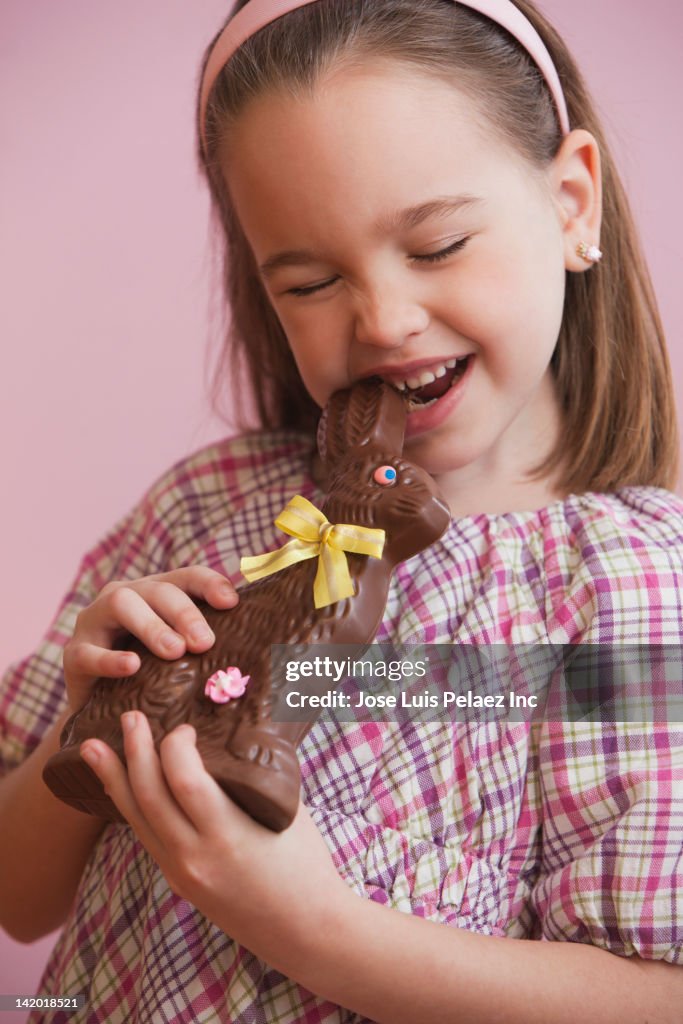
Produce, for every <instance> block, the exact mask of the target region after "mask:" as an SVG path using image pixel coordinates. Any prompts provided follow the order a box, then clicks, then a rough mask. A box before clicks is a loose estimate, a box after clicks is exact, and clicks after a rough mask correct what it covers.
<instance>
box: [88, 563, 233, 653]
mask: <svg viewBox="0 0 683 1024" xmlns="http://www.w3.org/2000/svg"><path fill="white" fill-rule="evenodd" d="M144 582H145V581H142V580H136V581H135V582H134V583H131V584H122V585H121V586H117V587H115V588H113V589H112V590H110V591H108V592H107V594H106V595H105V596H104V597H102V596H101V597H100V598H98V599H97V601H96V602H95V604H93V605H91V608H90V609H88V611H90V612H91V614H90V616H89V618H88V620H87V621H85V622H84V626H85V629H86V631H87V632H86V636H87V639H88V640H89V641H92V642H93V643H95V644H98V645H99V646H101V647H110V646H111V645H112V643H113V642H114V640H115V639H116V638H118V637H120V634H121V632H122V630H123V631H124V632H128V633H132V634H133V636H136V637H138V639H139V640H141V641H142V643H143V644H144V645H145V647H147V649H148V650H150V651H152V653H153V654H156V655H158V656H159V657H160V658H168V659H173V658H179V657H180V656H181V655H182V654H184V652H185V638H184V637H183V636H182V635H181V634H179V633H177V632H175V630H173V629H172V628H171V627H170V626H169V623H168V621H167V620H166V618H165V617H163V611H164V608H163V607H162V614H161V615H160V614H159V613H158V612H157V610H156V609H155V608H153V607H152V606H151V605H150V603H149V598H150V592H149V590H147V593H146V594H145V589H146V588H145V587H144ZM153 585H154V586H155V587H157V588H158V587H162V588H168V589H169V590H171V591H172V592H174V594H176V595H179V596H180V598H181V600H182V601H184V602H185V603H186V604H190V605H192V604H193V602H192V600H191V598H189V597H187V595H185V594H183V593H182V591H180V590H178V588H177V587H174V586H172V585H170V584H159V583H154V584H153ZM155 600H157V601H158V590H157V592H156V597H155ZM161 603H162V605H164V606H165V608H166V611H167V613H168V610H169V609H172V608H173V604H172V603H171V604H169V602H168V598H167V594H166V593H165V592H164V593H162V602H161ZM210 643H213V640H211V641H210ZM210 643H207V644H206V647H208V646H210Z"/></svg>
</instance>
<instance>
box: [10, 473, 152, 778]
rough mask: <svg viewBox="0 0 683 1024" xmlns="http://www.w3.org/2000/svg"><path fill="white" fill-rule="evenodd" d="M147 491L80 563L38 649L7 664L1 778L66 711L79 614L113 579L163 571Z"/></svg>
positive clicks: (150, 499) (149, 496) (150, 501)
mask: <svg viewBox="0 0 683 1024" xmlns="http://www.w3.org/2000/svg"><path fill="white" fill-rule="evenodd" d="M155 490H156V491H157V492H158V488H156V489H153V488H150V490H149V491H148V492H147V494H146V495H145V496H144V497H143V499H142V500H141V501H140V502H139V503H138V504H137V505H136V506H135V507H134V508H133V509H132V510H131V511H130V512H129V513H128V514H127V515H125V516H123V517H122V518H121V519H120V520H119V521H118V522H117V523H116V524H115V525H114V526H113V527H112V528H111V529H110V530H109V531H108V532H107V533H106V534H105V535H104V536H103V537H102V538H101V539H100V540H99V542H98V543H97V544H95V545H94V547H92V548H91V549H90V550H89V551H88V552H87V553H86V554H85V556H84V557H83V559H82V560H81V563H80V566H79V568H78V571H77V572H76V574H75V577H74V579H73V581H72V583H71V586H70V587H69V589H68V591H67V592H66V594H65V595H64V597H63V599H62V601H61V604H60V606H59V608H58V611H57V613H56V615H55V617H54V619H53V621H52V623H51V624H50V626H49V628H48V629H47V631H46V632H45V634H44V636H43V638H42V640H41V642H40V643H39V645H38V647H37V649H36V650H35V651H34V652H33V653H32V654H29V655H28V656H27V657H25V658H23V659H22V660H20V661H17V662H15V663H14V664H12V665H10V666H9V668H8V669H7V671H6V672H5V673H4V675H3V678H2V682H1V683H0V776H2V775H4V774H5V773H7V772H8V771H10V770H11V769H12V768H14V767H16V766H17V765H19V764H20V763H21V762H22V761H23V760H24V759H25V758H26V757H28V755H29V754H30V753H31V751H32V750H33V749H34V748H35V747H36V746H37V745H38V743H39V742H40V740H41V739H42V737H43V735H44V734H45V733H46V731H47V730H48V729H49V728H50V726H51V725H52V723H53V722H54V721H55V720H56V718H57V717H58V716H59V714H60V713H61V712H62V711H63V710H64V709H65V707H66V691H65V688H64V675H63V671H62V652H63V649H64V646H65V644H66V642H67V641H68V640H69V638H70V637H71V635H72V634H73V630H74V626H75V623H76V618H77V616H78V614H79V612H80V611H81V610H82V609H83V608H85V607H87V605H89V604H91V603H92V601H93V600H94V598H95V597H96V596H97V594H98V593H99V591H100V590H101V588H102V587H103V586H104V585H105V583H107V582H108V581H109V580H112V579H134V578H137V577H140V576H145V575H148V574H150V573H153V572H159V571H162V569H163V565H164V561H165V552H166V549H167V546H168V545H167V537H166V533H165V528H164V526H163V523H162V521H161V520H160V519H159V518H158V516H156V515H155V510H154V504H155V502H154V494H155Z"/></svg>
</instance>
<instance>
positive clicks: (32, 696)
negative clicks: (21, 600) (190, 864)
mask: <svg viewBox="0 0 683 1024" xmlns="http://www.w3.org/2000/svg"><path fill="white" fill-rule="evenodd" d="M310 456H311V442H310V440H309V439H308V438H304V437H302V436H301V435H299V434H295V433H288V432H284V431H283V432H274V433H270V434H260V435H256V434H254V435H249V436H245V437H243V438H239V439H236V440H229V441H224V442H221V443H218V444H215V445H211V446H209V447H206V448H204V449H202V450H201V451H199V452H197V453H195V454H194V455H192V456H191V457H189V458H186V459H183V460H182V461H180V462H178V463H177V464H176V465H175V466H173V467H172V468H171V470H170V471H169V472H168V473H166V474H164V476H163V477H162V478H160V479H159V480H158V481H157V482H156V483H155V485H154V486H153V487H152V488H151V489H150V490H149V491H148V493H147V494H146V495H145V496H144V498H143V499H142V501H141V502H140V503H139V504H138V505H137V506H136V507H135V508H134V509H133V510H132V511H131V512H130V514H129V515H127V516H125V517H124V518H123V519H122V520H121V521H120V522H119V523H118V524H117V525H116V526H115V527H114V528H113V529H112V530H111V532H109V533H108V534H107V535H106V536H105V537H104V538H103V539H102V540H101V541H100V543H98V544H97V545H96V546H95V547H93V549H92V550H91V551H89V552H88V553H87V554H86V556H85V557H84V559H83V561H82V563H81V565H80V568H79V570H78V572H77V574H76V577H75V579H74V581H73V583H72V585H71V587H70V589H69V591H68V593H67V594H66V596H65V598H64V601H63V604H62V606H61V608H60V609H59V611H58V613H57V616H56V618H55V620H54V622H53V623H52V625H51V626H50V628H49V629H48V631H47V633H46V635H45V638H44V640H43V642H42V643H41V644H40V646H39V647H38V650H37V651H36V652H35V653H33V654H31V655H30V656H29V657H27V658H25V659H24V660H22V661H20V662H18V663H17V664H15V665H13V666H11V667H10V668H9V670H8V671H7V673H6V674H5V676H4V680H3V683H2V689H1V692H0V730H1V734H0V771H3V772H6V771H9V770H11V769H12V768H13V767H14V766H15V765H18V764H19V763H20V762H21V761H22V760H23V759H24V758H25V757H26V756H27V755H28V754H29V753H30V751H31V750H32V749H33V748H34V747H35V746H36V744H37V743H38V742H39V741H40V739H41V737H42V736H43V734H44V733H45V731H46V730H47V729H48V728H49V726H50V724H51V723H52V722H53V721H54V719H55V718H56V716H57V715H58V714H59V713H60V711H61V710H62V708H63V707H64V689H63V685H64V684H63V678H62V674H61V652H62V647H63V645H64V643H65V642H66V640H67V639H68V637H69V636H70V634H71V632H72V630H73V626H74V622H75V618H76V616H77V614H78V612H79V611H80V610H81V609H82V608H84V607H86V606H87V605H88V604H89V603H90V602H91V601H92V600H93V598H94V597H95V595H96V594H97V593H98V591H99V590H100V588H101V587H102V586H103V585H104V584H105V583H106V582H107V581H108V580H110V579H124V578H131V579H132V578H135V577H139V576H143V575H147V574H149V573H152V572H159V571H163V570H168V569H171V568H174V567H178V566H183V565H190V564H193V563H202V564H205V565H210V566H213V567H214V568H216V569H218V570H220V571H222V572H224V573H226V574H227V575H230V576H232V577H235V578H236V577H237V575H238V565H239V558H240V555H241V554H244V553H256V552H261V551H264V550H266V549H272V548H275V547H278V546H279V545H280V544H281V542H282V535H281V534H280V533H279V531H278V530H277V529H276V527H275V526H274V525H273V520H274V518H275V516H276V515H277V514H278V513H279V512H280V511H281V509H282V508H283V507H284V505H285V504H286V502H287V500H288V499H289V498H290V497H291V496H292V495H293V494H296V493H299V494H303V495H304V496H305V497H308V498H309V499H310V500H311V501H313V502H314V503H316V504H319V503H320V501H321V500H322V495H321V494H320V493H319V492H318V491H317V489H316V486H315V485H314V483H313V481H312V479H311V476H310V473H309V462H310ZM682 551H683V503H682V502H681V500H680V499H679V498H677V497H675V496H674V495H672V494H670V493H668V492H666V491H663V490H659V489H656V488H627V489H625V490H623V491H621V492H619V493H618V494H614V495H601V494H585V495H574V496H571V497H569V498H568V499H567V500H566V501H563V502H557V503H555V504H552V505H550V506H549V507H547V508H544V509H541V510H539V511H537V512H524V513H510V514H506V515H495V516H493V515H477V516H471V517H466V518H463V519H459V520H457V521H454V522H453V523H452V525H451V527H450V529H449V531H448V534H447V535H446V536H445V537H444V538H443V539H442V540H441V541H440V542H438V543H437V544H435V545H434V546H433V547H431V548H430V549H429V550H428V551H426V552H424V553H423V554H421V555H418V556H417V557H415V558H413V559H411V560H410V561H409V562H407V563H404V564H403V565H402V566H401V567H400V568H399V570H398V572H397V573H396V575H395V578H394V580H393V584H392V588H391V592H390V596H389V602H388V605H387V608H386V614H385V617H384V620H383V624H382V627H381V632H380V634H379V636H378V640H384V641H393V642H396V643H403V642H414V641H418V642H425V643H437V642H438V643H448V642H453V643H470V644H490V643H501V644H512V643H535V642H538V643H574V642H578V641H587V642H598V641H600V642H628V643H636V642H639V641H642V642H668V643H675V644H678V643H680V638H681V623H682V621H683V611H682V600H683V599H682V597H681V595H682V594H683V560H682V558H681V553H682ZM301 761H302V771H303V787H304V789H303V793H304V799H305V802H306V803H307V805H308V806H309V808H310V809H311V813H312V815H313V817H314V819H315V821H316V824H317V825H318V827H319V828H320V831H321V833H322V835H323V837H324V839H325V841H326V842H327V844H328V846H329V848H330V850H331V852H332V854H333V856H334V860H335V863H336V865H337V867H338V870H339V872H340V874H341V875H342V876H343V877H344V878H345V879H346V881H347V882H348V884H349V885H350V886H352V887H353V888H354V889H355V890H356V891H357V892H358V893H359V894H361V895H363V896H365V897H367V898H368V899H372V900H377V901H379V902H381V903H386V904H388V905H390V906H391V907H394V908H395V909H396V910H397V911H399V912H402V913H408V914H417V915H420V916H423V917H427V918H431V919H432V920H434V921H438V922H441V923H442V924H444V925H445V926H451V927H460V928H467V929H471V930H474V931H477V932H480V933H482V934H485V935H496V936H509V937H516V938H529V939H545V940H557V941H570V942H586V943H592V944H594V945H596V946H601V947H603V948H604V949H607V950H611V951H612V952H613V953H615V954H617V955H619V956H631V955H633V954H638V955H639V956H641V957H644V958H650V959H662V960H667V961H669V962H671V963H680V962H681V961H682V954H681V948H682V946H683V899H682V898H681V896H680V894H681V892H683V856H682V850H683V729H682V727H681V726H674V725H666V724H664V723H643V724H638V725H633V724H630V725H628V726H623V725H615V724H612V725H609V724H604V723H603V724H601V723H596V722H593V721H590V722H587V721H583V722H574V723H571V722H567V723H555V724H548V723H545V724H536V725H533V726H530V725H529V724H528V723H518V724H515V723H506V724H503V723H457V722H422V723H420V722H411V723H410V724H408V725H406V724H398V723H392V722H379V723H375V724H367V723H365V724H361V723H336V724H335V723H333V722H332V720H331V719H320V720H319V721H318V722H317V723H316V725H315V726H314V727H313V729H312V730H311V731H310V732H309V734H308V736H307V737H306V740H305V741H304V743H303V745H302V748H301ZM39 990H40V993H41V994H43V995H45V994H49V993H59V994H61V995H65V994H75V993H79V992H83V993H85V997H86V999H85V1002H86V1008H85V1009H84V1010H82V1011H78V1012H75V1013H70V1014H68V1015H66V1014H64V1013H61V1012H57V1013H52V1014H49V1015H47V1016H45V1015H42V1014H40V1013H33V1014H32V1015H31V1018H30V1020H31V1021H32V1022H33V1024H36V1022H38V1021H42V1020H48V1019H49V1020H50V1021H51V1022H57V1024H59V1022H61V1021H62V1020H63V1021H67V1020H68V1021H71V1022H78V1024H80V1022H88V1024H91V1022H100V1021H101V1022H103V1024H104V1022H106V1024H124V1022H125V1024H158V1022H159V1021H174V1022H188V1024H189V1022H193V1024H196V1022H204V1021H205V1022H209V1021H231V1022H239V1024H304V1022H306V1024H314V1022H316V1024H317V1022H329V1024H332V1022H335V1024H342V1022H343V1024H352V1022H353V1024H360V1022H361V1021H362V1020H363V1018H361V1017H359V1016H358V1015H357V1014H354V1013H352V1012H350V1011H348V1010H346V1009H344V1008H342V1007H339V1006H334V1005H332V1004H330V1003H328V1002H325V1001H324V1000H322V999H319V998H318V997H317V996H315V995H314V994H313V993H311V992H308V991H306V990H304V989H303V988H302V987H301V986H300V985H298V984H297V983H296V982H294V981H292V980H290V979H288V978H286V977H283V976H282V975H281V974H279V973H278V972H277V971H275V970H273V969H272V968H271V967H270V966H269V965H268V964H266V963H263V962H261V961H260V960H258V958H257V957H255V956H253V955H252V954H251V953H250V952H249V951H248V950H246V949H244V948H242V947H240V946H238V945H237V944H236V943H235V942H234V941H233V940H232V939H231V938H230V936H229V935H226V934H224V933H222V932H221V931H220V930H219V929H218V928H216V927H215V926H214V925H213V924H210V923H209V922H207V920H206V919H205V918H204V917H202V915H201V914H200V913H198V912H197V911H196V910H195V909H194V908H193V907H192V906H191V905H190V904H188V903H187V902H185V901H183V900H182V899H180V898H178V897H176V896H174V895H173V893H171V891H170V890H169V888H168V885H167V884H166V881H165V879H164V877H163V875H162V874H161V872H160V871H159V869H158V868H157V866H156V864H155V863H154V862H153V861H152V859H151V858H150V856H149V855H148V854H147V853H146V851H145V850H144V849H143V848H142V846H141V845H140V843H139V842H138V841H137V840H136V838H135V836H134V835H133V833H132V831H131V829H130V828H128V827H127V826H124V825H110V826H108V827H107V828H106V829H105V831H104V832H103V834H102V836H101V838H100V839H99V841H98V843H97V845H96V846H95V848H94V849H93V851H92V854H91V856H90V859H89V862H88V864H87V866H86V869H85V872H84V874H83V878H82V881H81V885H80V888H79V891H78V895H77V898H76V900H75V903H74V906H73V908H72V911H71V913H70V916H69V918H68V920H67V921H66V923H65V926H64V929H63V932H62V934H61V936H60V938H59V940H58V942H57V945H56V947H55V949H54V951H53V953H52V955H51V957H50V960H49V963H48V965H47V967H46V969H45V973H44V976H43V979H42V981H41V984H40V989H39Z"/></svg>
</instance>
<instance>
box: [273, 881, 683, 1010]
mask: <svg viewBox="0 0 683 1024" xmlns="http://www.w3.org/2000/svg"><path fill="white" fill-rule="evenodd" d="M336 905H337V914H336V917H335V919H334V921H333V922H332V926H331V927H330V928H329V930H327V929H326V931H325V934H324V936H323V935H312V936H311V943H310V946H309V947H308V948H306V949H302V950H301V952H300V954H299V955H296V954H293V955H292V957H291V958H290V962H288V963H281V964H278V965H277V966H278V969H279V970H281V971H283V973H285V974H287V975H288V976H289V977H292V978H294V979H295V980H296V981H298V982H299V983H300V984H302V985H304V986H305V987H306V988H308V989H310V990H311V991H312V992H315V993H316V994H317V995H319V996H322V997H324V998H326V999H329V1000H330V1001H331V1002H333V1003H338V1004H339V1005H341V1006H345V1007H348V1008H349V1009H351V1010H354V1011H355V1012H356V1013H360V1014H363V1015H364V1016H366V1017H369V1018H370V1019H371V1020H373V1021H377V1022H379V1024H415V1021H417V1020H424V1021H427V1020H428V1021H429V1022H430V1024H576V1022H577V1021H581V1022H582V1024H593V1022H595V1024H646V1022H647V1024H680V1021H681V1013H682V1010H681V1008H682V1007H683V968H681V967H678V966H675V965H673V964H669V963H665V962H664V961H646V960H641V959H639V958H638V957H631V958H624V957H619V956H616V955H614V954H612V953H608V952H606V951H605V950H603V949H599V948H598V947H596V946H589V945H585V944H583V943H577V942H542V941H534V942H532V941H527V940H521V939H506V938H499V937H495V938H493V937H491V936H487V935H478V934H476V933H475V932H469V931H465V930H464V929H461V928H456V927H450V926H446V925H443V924H438V923H436V922H434V921H427V920H425V919H424V918H419V917H412V916H410V915H409V914H404V913H401V912H400V911H398V910H394V909H392V908H390V907H385V906H382V905H381V904H378V903H373V902H372V901H371V900H367V899H364V898H362V897H360V896H358V895H357V894H356V893H355V892H353V890H351V889H349V890H348V898H347V899H345V900H338V901H337V904H336ZM285 957H287V953H285Z"/></svg>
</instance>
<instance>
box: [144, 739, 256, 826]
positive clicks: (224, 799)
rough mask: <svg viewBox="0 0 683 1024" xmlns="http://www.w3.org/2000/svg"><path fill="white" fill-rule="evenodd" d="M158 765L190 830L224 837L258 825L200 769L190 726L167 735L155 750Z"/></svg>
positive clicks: (200, 765) (199, 760)
mask: <svg viewBox="0 0 683 1024" xmlns="http://www.w3.org/2000/svg"><path fill="white" fill-rule="evenodd" d="M159 753H160V755H161V765H162V768H163V772H164V775H165V777H166V781H167V782H168V786H169V788H170V790H171V792H172V793H173V796H174V798H175V799H176V801H177V802H178V804H179V805H180V806H181V807H182V809H183V811H184V812H185V814H186V815H187V818H188V819H189V821H191V822H192V824H193V826H194V828H195V829H196V830H197V831H198V832H200V833H202V834H203V835H205V836H206V837H207V838H208V837H209V836H214V835H215V836H222V837H224V836H225V833H226V829H230V830H231V831H232V832H233V833H234V831H235V830H236V829H238V828H240V827H242V828H244V827H245V826H246V827H247V828H248V829H250V828H254V829H257V828H258V827H259V826H257V825H256V824H255V822H254V821H253V820H252V819H251V818H250V817H249V815H248V814H245V812H244V811H242V809H241V808H239V807H238V806H237V804H236V803H234V801H232V800H231V799H230V798H229V797H228V796H227V794H226V793H224V792H223V790H222V789H221V787H220V786H219V785H218V783H217V782H216V781H215V780H214V779H213V778H212V776H211V775H209V773H208V772H207V770H206V768H205V767H204V762H203V761H202V758H201V755H200V753H199V751H198V749H197V733H196V731H195V729H194V728H193V727H192V726H191V725H182V726H179V727H178V728H177V729H174V730H173V732H170V733H169V734H168V735H167V736H165V737H164V739H163V740H162V742H161V745H160V747H159Z"/></svg>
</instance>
